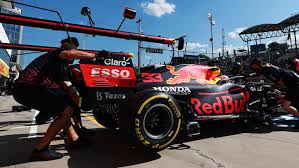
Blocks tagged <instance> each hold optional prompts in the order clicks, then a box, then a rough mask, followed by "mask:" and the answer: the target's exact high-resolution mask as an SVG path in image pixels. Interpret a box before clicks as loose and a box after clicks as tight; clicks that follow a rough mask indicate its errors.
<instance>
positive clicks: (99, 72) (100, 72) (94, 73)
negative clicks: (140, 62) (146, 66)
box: [91, 68, 130, 78]
mask: <svg viewBox="0 0 299 168" xmlns="http://www.w3.org/2000/svg"><path fill="white" fill-rule="evenodd" d="M91 77H113V78H119V77H121V78H129V77H130V71H128V70H125V69H124V70H119V69H111V70H110V69H106V68H92V69H91Z"/></svg>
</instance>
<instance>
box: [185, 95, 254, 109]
mask: <svg viewBox="0 0 299 168" xmlns="http://www.w3.org/2000/svg"><path fill="white" fill-rule="evenodd" d="M249 99H250V96H249V92H242V93H241V97H240V98H234V97H232V96H229V95H222V96H216V97H212V98H211V99H210V101H209V102H203V101H202V100H200V99H199V98H191V104H193V105H194V109H195V111H196V112H197V113H198V114H199V115H211V114H216V115H217V114H232V113H239V112H245V111H246V109H245V105H246V103H247V102H248V101H249Z"/></svg>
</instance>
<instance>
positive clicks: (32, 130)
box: [28, 109, 39, 138]
mask: <svg viewBox="0 0 299 168" xmlns="http://www.w3.org/2000/svg"><path fill="white" fill-rule="evenodd" d="M32 112H34V116H33V119H32V123H31V124H32V126H30V131H29V135H28V138H35V137H36V134H37V125H36V124H35V116H36V115H37V114H38V113H39V111H38V110H34V109H32Z"/></svg>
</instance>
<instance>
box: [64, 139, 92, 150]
mask: <svg viewBox="0 0 299 168" xmlns="http://www.w3.org/2000/svg"><path fill="white" fill-rule="evenodd" d="M91 144H92V143H91V141H90V140H87V139H86V138H83V137H81V136H79V138H78V139H77V140H75V141H71V142H70V143H69V148H70V149H76V148H81V147H88V146H90V145H91Z"/></svg>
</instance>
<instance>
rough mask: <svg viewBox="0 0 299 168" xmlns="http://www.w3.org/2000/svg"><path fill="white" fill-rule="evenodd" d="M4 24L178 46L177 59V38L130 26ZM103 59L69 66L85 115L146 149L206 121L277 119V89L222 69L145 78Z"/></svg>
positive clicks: (164, 68)
mask: <svg viewBox="0 0 299 168" xmlns="http://www.w3.org/2000/svg"><path fill="white" fill-rule="evenodd" d="M14 3H17V2H14ZM17 4H20V5H26V4H23V3H17ZM27 6H30V7H34V6H32V5H27ZM35 8H38V9H43V8H40V7H35ZM48 11H53V10H48ZM54 12H56V13H57V14H59V13H58V12H57V11H54ZM81 14H82V15H85V16H88V17H89V21H92V19H91V16H90V10H89V9H88V8H87V7H83V8H82V11H81ZM135 15H136V11H134V10H133V9H130V8H126V9H125V11H124V19H125V18H129V19H133V18H134V17H135ZM59 16H60V15H59ZM0 18H1V22H3V23H8V24H19V25H24V26H31V27H39V28H47V29H53V30H62V31H66V33H67V35H68V36H69V33H68V32H69V31H70V32H77V33H84V34H91V35H94V36H95V35H101V36H108V37H115V38H122V39H127V40H138V41H147V42H156V43H161V44H167V45H171V46H172V48H173V55H174V48H175V46H174V44H175V39H172V38H163V37H160V36H149V35H145V34H137V33H132V32H123V31H120V30H119V29H120V27H121V25H122V23H123V22H124V19H123V21H122V22H121V24H120V26H119V27H118V29H117V30H111V29H103V28H96V27H95V26H94V23H93V22H91V23H90V25H91V27H89V26H84V25H77V24H71V23H64V22H63V21H62V18H61V17H60V19H61V22H57V21H52V20H45V19H39V18H30V17H25V16H16V15H9V14H0ZM176 40H178V41H179V43H178V49H179V50H181V49H183V44H184V41H183V37H180V38H177V39H176ZM1 45H4V44H1ZM5 46H7V44H6V45H5ZM37 48H39V51H47V50H50V49H51V48H46V47H36V46H27V49H29V50H36V49H37ZM14 49H22V48H21V47H20V46H16V48H14ZM23 49H24V47H23ZM89 52H91V51H89ZM102 53H103V56H102V57H99V58H97V59H94V60H81V61H80V64H77V65H72V66H70V76H71V79H72V83H73V85H74V86H75V87H76V88H77V89H78V92H79V94H80V96H81V98H82V99H81V100H82V101H81V106H80V107H81V109H82V110H83V111H89V110H92V111H93V115H94V117H95V119H96V120H97V121H98V122H99V123H100V124H102V125H104V126H105V127H107V128H120V131H121V132H124V133H125V134H126V135H129V136H130V137H132V138H133V140H135V141H136V142H137V143H138V144H140V145H142V146H143V147H145V148H147V149H151V150H153V151H158V150H163V149H165V148H166V147H167V146H169V145H170V144H171V143H172V142H173V141H174V139H175V138H176V137H177V135H178V134H179V133H180V132H182V131H184V130H185V131H186V132H187V133H188V135H196V134H199V133H200V125H201V124H202V121H206V120H223V119H234V118H239V119H251V118H254V119H260V120H261V121H263V120H266V119H267V118H269V117H268V116H269V113H271V109H270V107H269V106H268V105H269V104H270V103H269V102H270V101H271V100H272V99H273V96H272V94H268V93H271V87H269V86H266V85H264V84H263V83H260V84H254V83H248V82H245V83H244V79H245V78H244V77H233V78H228V77H225V76H220V69H219V68H218V67H209V66H204V65H196V64H190V65H187V64H186V65H185V64H181V65H161V66H160V67H157V68H154V69H152V70H150V69H147V70H146V69H145V68H144V69H138V71H141V73H140V75H136V74H137V73H136V71H135V69H134V67H133V63H132V60H131V58H130V57H129V56H125V55H121V54H120V55H119V56H112V55H113V54H109V53H108V54H107V52H102ZM240 81H241V82H240ZM274 95H275V94H274ZM274 97H275V96H274Z"/></svg>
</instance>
